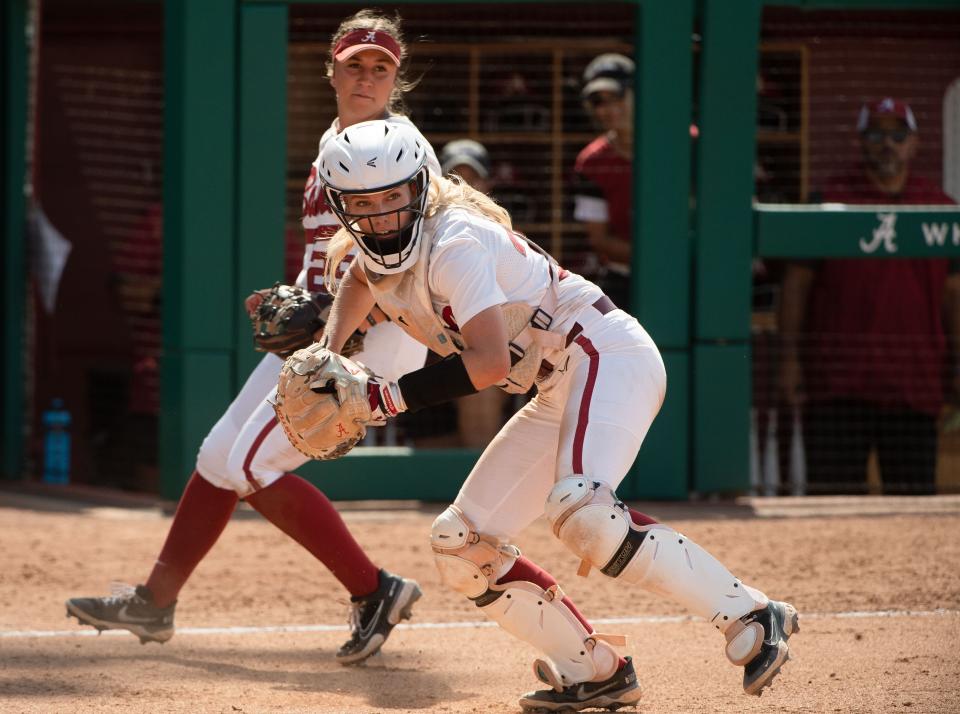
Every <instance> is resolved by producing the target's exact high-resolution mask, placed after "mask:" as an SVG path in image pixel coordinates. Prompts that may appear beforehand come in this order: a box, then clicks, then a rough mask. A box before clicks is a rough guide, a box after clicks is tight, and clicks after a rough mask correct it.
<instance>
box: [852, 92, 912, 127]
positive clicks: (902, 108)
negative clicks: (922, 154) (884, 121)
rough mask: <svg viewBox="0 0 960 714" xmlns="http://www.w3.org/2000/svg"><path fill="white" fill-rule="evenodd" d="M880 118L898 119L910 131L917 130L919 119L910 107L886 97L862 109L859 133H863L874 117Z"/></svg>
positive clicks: (858, 122) (858, 118)
mask: <svg viewBox="0 0 960 714" xmlns="http://www.w3.org/2000/svg"><path fill="white" fill-rule="evenodd" d="M880 116H894V117H897V119H900V120H902V121H903V123H904V124H906V125H907V128H908V129H910V131H916V130H917V118H916V117H915V116H914V115H913V110H912V109H911V108H910V105H909V104H907V103H906V102H901V101H900V100H898V99H894V98H893V97H884V98H883V99H881V100H879V101H876V102H871V103H867V104H864V105H863V106H862V107H861V108H860V116H859V117H857V131H858V132H863V130H864V129H866V128H867V125H868V124H869V123H870V120H871V119H872V118H873V117H880Z"/></svg>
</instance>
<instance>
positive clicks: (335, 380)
mask: <svg viewBox="0 0 960 714" xmlns="http://www.w3.org/2000/svg"><path fill="white" fill-rule="evenodd" d="M273 408H274V411H276V413H277V419H278V420H279V422H280V424H281V426H283V430H284V431H285V432H286V433H287V438H288V439H289V440H290V443H291V444H293V445H294V446H295V447H297V449H298V450H299V451H300V452H301V453H303V454H306V455H307V456H309V457H310V458H312V459H325V460H329V459H338V458H340V457H341V456H343V455H344V454H346V453H347V452H348V451H350V449H352V448H353V447H354V446H356V444H357V442H359V441H360V440H361V439H362V438H363V437H364V436H365V435H366V433H367V424H368V423H369V422H370V417H371V411H370V401H369V398H368V396H367V371H366V368H365V367H363V366H362V365H360V364H358V363H356V362H353V361H351V360H349V359H347V358H346V357H343V356H342V355H338V354H335V353H333V352H331V351H330V350H328V349H326V348H324V347H321V346H320V345H319V343H315V344H312V345H310V347H308V348H307V349H304V350H297V351H296V352H294V353H293V354H292V355H291V356H290V357H288V358H287V361H286V362H284V364H283V368H282V369H281V370H280V380H279V382H278V383H277V401H276V403H275V404H274V405H273Z"/></svg>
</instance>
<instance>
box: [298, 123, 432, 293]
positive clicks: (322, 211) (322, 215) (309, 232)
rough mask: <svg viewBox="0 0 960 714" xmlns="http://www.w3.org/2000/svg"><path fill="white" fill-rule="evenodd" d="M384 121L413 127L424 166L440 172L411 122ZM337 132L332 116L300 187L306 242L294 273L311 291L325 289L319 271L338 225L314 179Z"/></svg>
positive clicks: (339, 273) (349, 258) (342, 267)
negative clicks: (300, 264)
mask: <svg viewBox="0 0 960 714" xmlns="http://www.w3.org/2000/svg"><path fill="white" fill-rule="evenodd" d="M385 121H386V122H388V123H390V124H404V125H406V126H408V127H410V128H412V129H413V130H414V131H416V132H417V136H418V137H419V139H420V141H421V142H422V143H423V145H424V146H425V147H426V148H427V167H428V168H429V169H430V172H431V173H433V174H434V175H435V176H440V175H441V171H440V162H439V161H437V155H436V153H434V151H433V147H432V146H431V145H430V142H429V141H427V140H426V139H425V138H424V137H423V135H422V134H421V133H420V131H419V130H418V129H417V128H416V126H414V124H413V122H411V121H410V120H409V119H407V117H405V116H400V115H391V116H389V117H387V118H386V120H385ZM338 133H340V121H339V119H334V120H333V123H332V124H330V128H329V129H327V130H326V131H325V132H324V134H323V136H322V137H320V146H319V148H318V150H317V158H316V159H314V160H313V165H312V166H311V167H310V177H309V178H308V179H307V185H306V187H305V188H304V191H303V217H302V219H301V222H302V223H303V230H304V238H305V240H306V245H305V249H304V254H303V267H302V268H301V270H300V274H299V275H298V276H297V285H299V286H301V287H304V288H306V289H307V290H309V291H310V292H313V293H321V292H326V291H327V289H326V287H325V286H324V284H323V273H324V270H325V269H326V265H327V248H328V246H329V244H330V238H331V237H333V234H334V233H336V232H337V230H338V229H339V228H340V223H339V222H338V221H337V217H336V216H335V215H334V213H333V211H332V210H331V209H330V207H329V206H328V205H327V202H326V200H325V198H324V194H323V187H322V186H321V184H320V181H318V180H317V177H318V175H319V171H320V152H321V151H323V147H324V146H325V145H326V143H327V142H328V141H329V140H330V139H331V138H333V137H334V136H336V135H337V134H338ZM355 256H356V248H354V249H353V250H351V252H350V253H349V254H348V255H347V257H346V258H345V259H344V260H343V262H342V263H341V265H340V266H339V268H338V269H337V277H338V278H339V277H342V276H343V274H344V272H345V271H346V269H347V266H348V265H349V264H350V262H351V261H352V260H353V259H354V257H355Z"/></svg>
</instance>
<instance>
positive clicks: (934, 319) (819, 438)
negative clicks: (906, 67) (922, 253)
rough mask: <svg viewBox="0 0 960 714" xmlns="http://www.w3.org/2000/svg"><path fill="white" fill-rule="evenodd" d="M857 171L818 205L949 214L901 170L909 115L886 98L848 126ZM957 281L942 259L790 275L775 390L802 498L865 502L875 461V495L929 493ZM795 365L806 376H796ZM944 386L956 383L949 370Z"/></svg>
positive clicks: (912, 140) (810, 267)
mask: <svg viewBox="0 0 960 714" xmlns="http://www.w3.org/2000/svg"><path fill="white" fill-rule="evenodd" d="M857 131H858V133H859V140H860V147H861V150H862V152H863V161H862V164H861V165H860V166H857V167H855V168H852V169H850V170H849V171H846V172H845V173H843V174H841V175H839V176H836V177H835V178H833V179H832V180H830V181H828V182H827V184H826V186H825V188H824V190H823V193H822V197H821V200H822V201H823V202H831V203H832V202H836V203H851V204H886V205H890V204H948V203H952V201H951V200H950V198H949V197H948V196H947V195H946V194H944V193H943V191H941V190H940V189H939V188H938V187H937V186H935V185H934V184H933V183H931V182H930V181H927V180H926V179H924V178H922V177H920V176H917V175H916V174H915V173H912V172H911V171H910V162H911V160H912V159H913V157H914V156H915V154H916V150H917V143H918V140H919V137H918V131H917V120H916V118H915V117H914V114H913V111H912V110H911V109H910V107H909V106H908V105H906V104H904V103H903V102H901V101H898V100H896V99H892V98H889V97H888V98H885V99H882V100H880V101H879V102H874V103H871V104H867V105H864V107H863V108H862V109H861V111H860V116H859V119H858V121H857ZM958 295H960V281H958V275H957V272H956V270H955V267H954V266H953V265H952V263H951V261H949V260H946V259H902V258H874V259H846V258H845V259H831V260H818V261H808V262H796V263H792V264H790V265H788V266H787V269H786V272H785V275H784V280H783V290H782V297H781V305H780V316H779V321H780V333H781V339H782V345H781V365H780V387H781V391H782V396H783V398H784V400H785V401H786V403H787V404H788V405H791V406H796V405H798V404H800V403H803V405H804V415H803V429H804V441H805V444H806V452H807V482H808V486H809V487H808V492H809V493H865V492H866V491H867V459H868V456H869V453H870V451H871V449H873V448H875V449H876V451H877V456H878V461H879V466H880V474H881V478H882V481H883V492H884V493H887V494H931V493H934V492H935V473H936V455H937V417H938V415H939V412H940V409H941V407H942V406H943V402H944V389H943V386H944V382H943V376H944V368H945V366H946V365H947V364H948V360H949V362H950V363H951V364H954V365H955V364H957V362H956V360H957V352H956V350H955V349H951V348H953V347H954V345H955V343H953V342H951V343H950V344H948V338H947V336H948V335H949V336H950V337H951V338H955V337H956V336H957V334H958V330H957V327H958V324H960V323H958V320H960V310H958V309H957V308H958ZM801 364H802V365H803V369H802V368H801ZM951 375H952V380H951V382H952V383H951V387H952V388H954V389H955V388H956V384H957V372H956V369H953V370H951Z"/></svg>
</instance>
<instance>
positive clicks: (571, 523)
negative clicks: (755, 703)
mask: <svg viewBox="0 0 960 714" xmlns="http://www.w3.org/2000/svg"><path fill="white" fill-rule="evenodd" d="M546 514H547V518H548V519H549V521H550V523H551V525H552V526H553V532H554V535H556V536H557V537H558V538H559V539H560V541H561V542H562V543H563V544H564V545H566V546H567V547H568V548H569V549H570V550H572V551H573V552H574V553H576V554H577V555H578V556H579V557H580V558H581V560H582V564H581V569H580V570H579V571H578V572H580V573H581V574H586V573H588V572H589V571H590V567H591V566H592V567H594V568H597V569H598V570H600V571H601V572H602V573H603V574H604V575H608V576H610V577H614V578H621V579H623V580H625V581H626V582H628V583H631V584H635V585H639V586H640V587H642V588H644V589H645V590H649V591H651V592H655V593H658V594H660V595H663V596H665V597H668V598H671V599H673V600H676V601H678V602H680V603H681V604H682V605H684V606H685V607H687V608H688V609H689V610H690V611H692V612H693V613H694V614H696V615H699V616H700V617H703V618H704V619H706V620H707V621H708V622H710V623H712V624H713V625H715V626H716V627H717V629H719V630H721V631H722V632H724V633H726V631H727V629H728V628H729V627H731V626H732V625H733V624H734V623H735V622H737V621H738V620H739V619H740V618H741V617H743V616H744V615H746V614H748V613H750V612H752V611H754V610H757V609H760V608H762V607H765V606H766V604H767V597H766V595H764V594H763V593H761V592H759V591H757V590H755V589H753V588H751V587H749V586H747V585H744V584H743V583H741V582H740V581H739V580H738V579H737V578H735V577H734V576H733V575H732V574H731V573H730V571H728V570H727V569H726V568H725V567H724V566H723V565H722V564H721V563H720V562H719V561H718V560H717V559H716V558H714V557H713V556H712V555H710V554H709V553H708V552H707V551H705V550H704V549H703V548H701V547H700V546H699V545H697V544H696V543H694V542H693V541H692V540H690V539H689V538H687V537H686V536H684V535H683V534H682V533H678V532H677V531H675V530H673V529H672V528H670V527H668V526H664V525H662V524H659V523H656V524H652V525H646V526H637V525H635V524H634V523H633V521H632V520H631V518H630V513H629V511H627V509H626V506H625V505H624V504H623V503H622V502H620V501H619V500H618V499H617V496H616V494H615V493H614V492H613V490H612V489H611V488H610V487H609V486H607V485H606V484H603V483H601V482H598V481H592V480H591V479H589V478H587V477H585V476H574V477H568V478H565V479H562V480H561V481H559V482H558V483H557V484H556V485H555V486H554V488H553V490H552V491H551V492H550V495H549V496H548V497H547V506H546ZM735 649H737V648H736V647H735Z"/></svg>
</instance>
